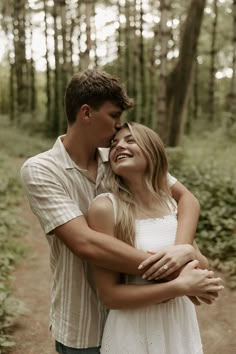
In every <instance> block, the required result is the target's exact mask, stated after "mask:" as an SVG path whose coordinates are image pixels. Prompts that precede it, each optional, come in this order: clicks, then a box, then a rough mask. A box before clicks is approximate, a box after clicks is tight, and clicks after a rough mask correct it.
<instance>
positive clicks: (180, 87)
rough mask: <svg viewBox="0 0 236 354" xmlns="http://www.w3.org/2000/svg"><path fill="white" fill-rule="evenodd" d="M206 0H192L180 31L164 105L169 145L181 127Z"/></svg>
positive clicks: (176, 139)
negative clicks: (174, 64) (177, 49)
mask: <svg viewBox="0 0 236 354" xmlns="http://www.w3.org/2000/svg"><path fill="white" fill-rule="evenodd" d="M205 5H206V0H198V1H196V0H192V1H191V3H190V6H189V9H188V13H187V18H186V21H185V24H184V28H183V32H182V41H181V44H180V49H179V58H178V61H177V64H176V66H175V67H174V69H173V71H172V72H171V74H170V75H169V77H168V83H167V107H168V116H169V118H168V119H169V121H170V130H169V137H168V145H170V146H176V145H178V144H179V142H180V139H181V136H182V133H183V126H184V113H185V110H186V106H187V103H188V98H189V93H190V85H191V78H192V71H193V65H194V61H195V58H196V50H197V42H198V38H199V35H200V29H201V24H202V19H203V14H204V8H205Z"/></svg>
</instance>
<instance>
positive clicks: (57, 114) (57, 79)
mask: <svg viewBox="0 0 236 354" xmlns="http://www.w3.org/2000/svg"><path fill="white" fill-rule="evenodd" d="M52 15H53V28H54V57H55V70H54V105H53V113H52V124H51V129H50V133H51V134H53V135H58V134H59V133H60V129H61V122H62V114H63V112H62V97H61V92H62V89H61V70H60V69H61V68H60V52H59V49H58V37H59V33H58V24H57V22H58V21H59V18H58V5H57V0H54V7H53V14H52Z"/></svg>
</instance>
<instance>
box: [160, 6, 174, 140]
mask: <svg viewBox="0 0 236 354" xmlns="http://www.w3.org/2000/svg"><path fill="white" fill-rule="evenodd" d="M160 4H161V6H160V10H161V20H160V46H161V51H160V75H159V83H158V103H157V106H158V133H159V134H160V136H161V137H162V139H163V141H164V143H167V141H168V130H169V122H168V118H169V116H168V115H167V76H168V73H167V54H168V41H169V38H170V27H168V26H167V22H168V20H170V10H171V0H161V1H160Z"/></svg>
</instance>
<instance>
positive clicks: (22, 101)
mask: <svg viewBox="0 0 236 354" xmlns="http://www.w3.org/2000/svg"><path fill="white" fill-rule="evenodd" d="M25 5H26V1H25V0H18V1H15V2H14V48H15V70H16V83H17V109H18V112H19V113H24V112H27V111H28V85H27V61H26V48H25ZM19 118H20V117H19V116H18V121H19V120H20V119H19Z"/></svg>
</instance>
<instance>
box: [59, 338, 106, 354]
mask: <svg viewBox="0 0 236 354" xmlns="http://www.w3.org/2000/svg"><path fill="white" fill-rule="evenodd" d="M56 351H57V352H58V353H59V354H99V353H100V347H94V348H84V349H78V348H71V347H66V346H65V345H63V344H61V343H59V342H57V341H56Z"/></svg>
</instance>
